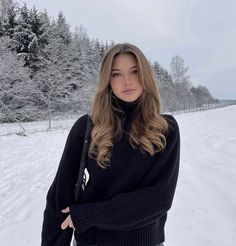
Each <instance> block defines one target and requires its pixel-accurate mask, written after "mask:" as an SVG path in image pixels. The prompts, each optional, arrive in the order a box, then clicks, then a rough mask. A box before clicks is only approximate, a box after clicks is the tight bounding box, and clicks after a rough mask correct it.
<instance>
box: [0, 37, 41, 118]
mask: <svg viewBox="0 0 236 246" xmlns="http://www.w3.org/2000/svg"><path fill="white" fill-rule="evenodd" d="M10 42H12V41H11V40H10V39H9V38H8V37H2V38H1V39H0V78H1V79H0V99H1V101H2V102H3V103H4V104H5V106H4V109H6V108H5V107H7V111H6V110H4V109H3V108H2V110H1V112H5V114H2V116H1V121H2V122H3V121H9V120H11V121H14V120H15V119H14V118H12V115H13V114H14V115H15V116H16V117H18V119H19V120H22V121H25V120H27V121H28V120H33V119H36V118H37V116H36V113H35V112H37V109H36V108H37V107H36V105H35V104H34V102H35V100H37V98H38V91H37V89H36V87H35V85H34V84H33V82H32V80H31V79H30V73H29V69H28V68H26V67H24V61H23V59H22V58H20V57H18V56H17V54H16V52H14V51H11V50H10V49H8V46H9V43H10ZM1 107H3V105H2V104H1ZM9 111H11V112H12V114H11V115H9Z"/></svg>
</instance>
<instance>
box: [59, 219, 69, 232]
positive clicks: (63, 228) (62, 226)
mask: <svg viewBox="0 0 236 246" xmlns="http://www.w3.org/2000/svg"><path fill="white" fill-rule="evenodd" d="M67 227H68V223H67V221H66V220H65V221H64V222H63V223H62V224H61V229H62V230H65V229H66V228H67Z"/></svg>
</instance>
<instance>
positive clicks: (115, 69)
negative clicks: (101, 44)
mask: <svg viewBox="0 0 236 246" xmlns="http://www.w3.org/2000/svg"><path fill="white" fill-rule="evenodd" d="M137 67H138V66H137V65H135V66H133V67H131V68H130V70H131V69H133V68H137ZM111 71H112V72H113V71H121V69H118V68H113V69H112V70H111Z"/></svg>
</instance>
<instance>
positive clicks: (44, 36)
mask: <svg viewBox="0 0 236 246" xmlns="http://www.w3.org/2000/svg"><path fill="white" fill-rule="evenodd" d="M114 44H115V42H114V41H112V40H111V41H106V40H105V41H104V40H102V41H101V40H98V39H94V38H90V37H89V35H88V33H87V30H86V28H85V27H84V26H82V25H79V26H78V27H76V28H75V30H71V28H70V26H69V24H68V23H67V20H66V18H65V16H64V15H63V13H62V12H59V13H58V16H57V17H56V18H54V17H50V16H49V15H48V13H47V11H46V10H44V11H43V12H41V11H39V10H37V8H36V7H33V8H29V7H28V6H27V4H26V3H24V4H23V5H22V6H19V4H18V3H16V2H14V1H12V0H8V1H6V0H1V1H0V122H2V123H3V122H16V121H22V122H26V121H35V120H43V119H48V118H51V117H55V116H63V117H67V116H69V115H74V114H78V113H79V112H89V111H90V110H91V105H92V101H93V98H94V95H95V93H96V88H97V85H98V74H99V65H100V62H101V60H102V58H103V56H104V54H105V52H106V51H107V50H108V49H109V48H110V47H111V46H112V45H114ZM151 65H152V67H153V69H154V72H155V76H156V79H157V86H158V89H159V91H160V96H161V102H162V112H174V111H190V110H191V111H194V110H197V109H203V108H209V107H211V105H214V107H215V106H216V105H217V104H220V100H218V99H216V98H213V97H212V95H211V93H210V92H209V90H208V89H207V88H206V87H205V86H201V85H199V86H197V87H195V86H193V83H192V82H191V79H190V75H189V73H188V67H187V66H186V65H185V63H184V59H183V58H182V57H180V56H179V55H174V56H173V58H172V59H171V61H170V68H169V70H167V69H165V68H163V67H162V66H161V65H160V63H159V62H158V61H154V62H152V64H151Z"/></svg>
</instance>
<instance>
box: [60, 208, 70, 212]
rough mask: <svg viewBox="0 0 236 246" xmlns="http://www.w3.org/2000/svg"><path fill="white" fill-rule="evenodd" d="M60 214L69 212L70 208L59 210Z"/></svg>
mask: <svg viewBox="0 0 236 246" xmlns="http://www.w3.org/2000/svg"><path fill="white" fill-rule="evenodd" d="M61 212H62V213H69V212H70V208H69V207H67V208H64V209H62V210H61Z"/></svg>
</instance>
